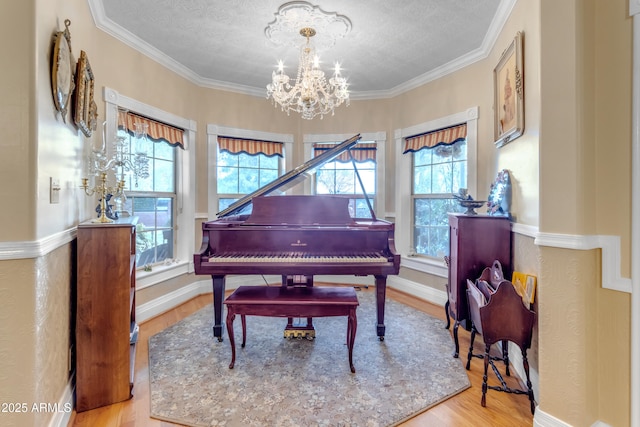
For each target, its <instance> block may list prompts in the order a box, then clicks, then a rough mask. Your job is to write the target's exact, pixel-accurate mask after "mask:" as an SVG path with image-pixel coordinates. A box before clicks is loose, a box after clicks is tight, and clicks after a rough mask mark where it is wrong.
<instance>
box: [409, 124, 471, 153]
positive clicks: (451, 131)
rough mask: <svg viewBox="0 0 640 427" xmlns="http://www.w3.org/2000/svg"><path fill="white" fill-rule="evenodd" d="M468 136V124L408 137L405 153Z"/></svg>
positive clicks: (451, 142)
mask: <svg viewBox="0 0 640 427" xmlns="http://www.w3.org/2000/svg"><path fill="white" fill-rule="evenodd" d="M466 137H467V124H466V123H464V124H462V125H458V126H452V127H450V128H446V129H440V130H437V131H434V132H428V133H423V134H422V135H416V136H412V137H409V138H406V139H405V141H404V151H403V154H405V153H408V152H416V151H419V150H422V149H423V148H433V147H437V146H439V145H451V144H454V143H456V142H458V141H462V140H464V139H465V138H466Z"/></svg>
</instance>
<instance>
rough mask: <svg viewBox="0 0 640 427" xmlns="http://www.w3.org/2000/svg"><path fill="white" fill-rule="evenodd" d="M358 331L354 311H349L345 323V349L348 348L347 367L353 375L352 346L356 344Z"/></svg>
mask: <svg viewBox="0 0 640 427" xmlns="http://www.w3.org/2000/svg"><path fill="white" fill-rule="evenodd" d="M357 329H358V320H357V318H356V310H355V308H354V309H351V310H349V320H348V321H347V347H348V348H349V367H350V368H351V372H352V373H354V374H355V372H356V368H355V367H354V366H353V345H354V344H355V342H356V331H357Z"/></svg>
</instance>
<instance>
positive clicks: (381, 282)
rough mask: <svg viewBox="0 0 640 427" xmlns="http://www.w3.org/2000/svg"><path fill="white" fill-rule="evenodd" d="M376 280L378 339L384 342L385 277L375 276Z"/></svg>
mask: <svg viewBox="0 0 640 427" xmlns="http://www.w3.org/2000/svg"><path fill="white" fill-rule="evenodd" d="M375 278H376V307H377V310H378V325H377V331H378V339H379V340H380V341H384V332H385V326H384V302H385V297H386V293H387V276H375Z"/></svg>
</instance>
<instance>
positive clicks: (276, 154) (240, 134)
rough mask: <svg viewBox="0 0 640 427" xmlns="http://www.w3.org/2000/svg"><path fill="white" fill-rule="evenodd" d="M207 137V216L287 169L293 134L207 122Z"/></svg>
mask: <svg viewBox="0 0 640 427" xmlns="http://www.w3.org/2000/svg"><path fill="white" fill-rule="evenodd" d="M207 139H208V146H209V159H208V160H209V165H210V167H209V172H208V184H209V189H210V193H209V199H208V212H209V213H208V217H209V218H210V219H214V218H215V214H216V213H217V212H220V211H222V210H224V209H226V208H227V207H229V206H230V205H231V204H233V203H234V202H235V201H237V200H239V199H240V198H242V197H244V196H245V195H247V194H250V193H252V192H254V191H256V190H258V189H260V188H261V187H263V186H264V185H266V184H268V183H270V182H272V181H274V180H275V179H277V178H278V177H279V176H280V175H282V173H283V171H284V170H285V167H288V168H291V165H290V164H288V162H289V161H290V159H288V158H286V157H285V153H288V152H290V150H291V149H292V147H293V135H290V134H278V133H271V132H259V131H253V130H246V129H237V128H227V127H222V126H217V125H212V124H210V125H208V126H207ZM250 208H251V206H249V207H248V209H250ZM248 212H249V210H247V211H245V212H243V213H248Z"/></svg>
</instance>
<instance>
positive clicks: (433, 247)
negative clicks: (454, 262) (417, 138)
mask: <svg viewBox="0 0 640 427" xmlns="http://www.w3.org/2000/svg"><path fill="white" fill-rule="evenodd" d="M412 157H413V159H412V160H413V161H412V163H413V167H412V177H413V180H412V181H413V185H412V187H413V190H412V195H413V197H412V199H413V204H412V206H413V250H414V251H415V253H417V254H421V255H427V256H432V257H437V258H442V257H443V256H444V255H448V254H449V221H448V216H447V214H448V213H449V212H457V211H459V206H458V203H457V202H456V200H455V199H454V197H453V195H454V193H457V192H458V190H459V189H460V188H466V187H467V142H466V139H462V140H459V141H457V142H455V143H453V144H452V145H439V146H436V147H435V148H429V147H423V148H421V149H420V150H418V151H416V152H414V153H412Z"/></svg>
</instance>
